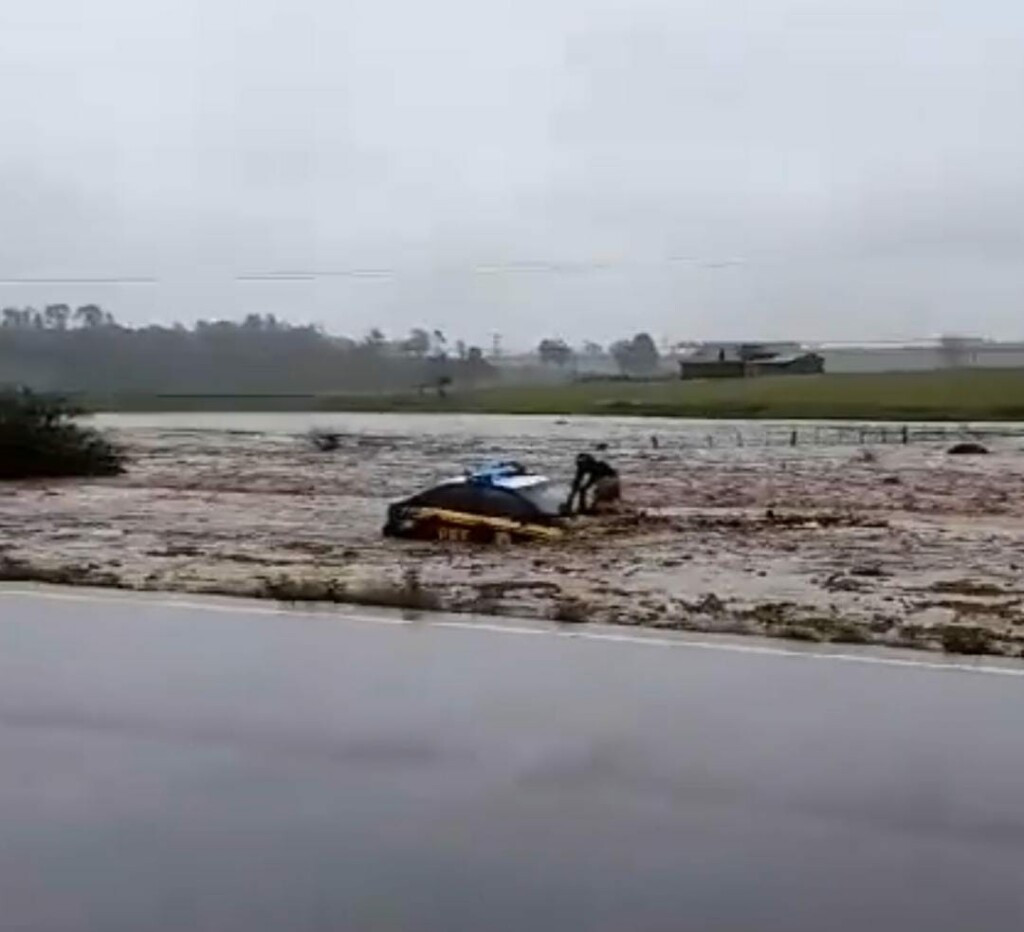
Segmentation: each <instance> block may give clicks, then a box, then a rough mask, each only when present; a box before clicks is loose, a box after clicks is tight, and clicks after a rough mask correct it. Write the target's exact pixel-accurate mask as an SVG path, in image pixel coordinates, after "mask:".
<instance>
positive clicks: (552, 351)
mask: <svg viewBox="0 0 1024 932" xmlns="http://www.w3.org/2000/svg"><path fill="white" fill-rule="evenodd" d="M537 355H538V356H539V357H540V361H541V362H542V363H544V365H546V366H558V367H559V368H562V366H565V365H568V363H569V361H570V360H571V359H572V349H571V348H570V347H569V344H568V343H566V342H565V340H560V339H553V338H551V337H548V338H547V339H544V340H541V341H540V343H539V344H537Z"/></svg>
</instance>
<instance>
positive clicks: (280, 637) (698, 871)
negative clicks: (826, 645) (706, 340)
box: [0, 589, 1024, 932]
mask: <svg viewBox="0 0 1024 932" xmlns="http://www.w3.org/2000/svg"><path fill="white" fill-rule="evenodd" d="M572 630H574V631H580V630H582V629H572ZM586 631H587V632H588V633H586V634H584V635H583V636H575V637H566V636H564V633H565V629H558V628H554V627H552V628H545V627H538V628H527V627H523V626H518V627H511V628H504V627H502V626H501V625H498V624H494V623H492V622H490V621H488V620H487V619H475V620H473V619H466V620H464V621H461V622H451V621H450V620H447V621H445V620H442V622H441V624H440V625H434V624H432V623H431V622H430V621H425V620H421V621H418V622H413V623H399V621H398V619H397V618H395V617H394V616H388V615H376V616H369V617H358V616H357V617H354V618H352V617H342V616H338V615H335V614H331V613H329V612H326V611H325V612H320V613H313V614H288V613H282V612H277V611H275V610H274V609H273V608H272V607H270V606H269V605H266V604H257V603H248V602H244V601H236V602H233V603H230V604H228V603H224V602H210V603H208V604H191V605H189V604H186V603H184V602H180V601H179V602H178V603H176V604H175V603H173V602H171V603H169V602H168V601H167V600H166V599H159V598H158V599H146V598H140V597H127V598H125V597H118V596H111V597H107V596H103V595H96V594H93V593H85V594H68V593H66V592H61V591H52V590H51V591H44V592H41V593H40V592H37V593H32V594H17V593H16V592H12V591H11V590H3V589H0V750H2V754H3V761H4V766H3V769H2V771H0V820H2V825H3V836H2V843H0V903H2V904H3V914H2V915H3V918H2V921H0V927H2V928H4V929H12V930H15V929H16V930H19V932H30V930H31V932H86V930H87V932H146V930H154V932H155V930H161V932H162V930H168V932H170V930H173V932H178V930H181V929H188V930H190V932H260V930H267V932H270V930H273V932H277V930H281V929H288V930H290V932H313V930H316V932H336V930H339V929H353V930H368V929H388V930H431V932H433V930H437V932H459V930H467V932H468V930H473V932H476V930H479V929H494V930H504V929H508V930H515V932H520V930H522V929H536V930H546V929H552V930H555V929H558V930H562V929H566V928H574V929H587V930H616V932H618V930H623V929H630V930H637V932H647V930H651V932H653V930H666V932H668V930H672V932H677V930H680V929H700V930H702V932H712V930H723V932H725V930H728V932H743V930H751V932H755V930H756V932H771V930H779V932H805V930H806V932H820V930H823V929H828V930H832V932H845V930H851V932H854V930H855V932H862V930H863V929H869V928H877V929H899V930H901V932H915V930H922V932H923V930H927V932H941V930H950V932H953V930H956V932H961V930H964V929H971V930H974V932H989V930H991V932H997V930H998V932H1001V930H1006V932H1011V930H1014V932H1015V930H1019V929H1020V928H1021V927H1022V925H1024V800H1022V797H1021V794H1020V774H1021V772H1022V770H1024V739H1022V738H1021V732H1020V709H1021V707H1022V700H1024V675H1022V671H1020V669H1019V668H1013V667H1005V666H1004V667H999V666H991V663H993V662H991V661H990V662H989V664H990V665H989V666H982V667H978V668H976V669H973V670H966V669H963V668H960V667H950V668H943V667H941V666H940V665H938V664H937V663H936V662H935V661H934V660H931V659H929V657H928V655H922V654H916V655H914V654H910V655H907V654H903V655H898V656H897V655H894V654H870V653H864V650H865V649H863V648H861V649H860V650H861V653H860V654H854V655H853V656H854V657H856V658H857V659H856V660H855V661H854V662H849V661H848V660H843V659H829V658H828V657H826V656H820V655H818V656H812V655H809V654H804V653H800V652H799V649H797V650H796V651H794V653H793V654H792V655H790V654H788V653H787V652H785V651H781V650H778V649H776V650H774V651H773V650H772V649H771V648H770V647H766V646H765V645H769V644H776V645H777V644H778V642H764V641H758V640H753V639H743V640H741V641H713V642H707V641H704V642H698V643H696V644H695V643H693V642H691V641H686V640H683V639H682V636H679V635H661V636H658V637H654V638H647V639H645V633H644V632H638V633H637V635H631V634H629V633H622V630H621V629H604V628H590V629H586ZM852 650H857V649H856V648H854V649H852ZM908 656H909V657H911V658H914V657H917V658H919V660H914V659H909V660H907V659H906V658H907V657H908ZM895 664H903V665H895ZM986 671H987V672H986Z"/></svg>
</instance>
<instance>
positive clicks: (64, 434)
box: [0, 390, 124, 479]
mask: <svg viewBox="0 0 1024 932" xmlns="http://www.w3.org/2000/svg"><path fill="white" fill-rule="evenodd" d="M81 414H82V412H81V411H80V410H78V409H77V408H75V407H74V406H72V405H70V404H68V402H67V401H65V400H64V399H62V398H47V397H43V396H40V395H35V394H33V393H32V392H28V391H12V390H6V391H0V479H46V478H56V477H60V476H113V475H117V474H118V473H120V472H122V471H123V470H124V455H123V453H122V452H121V450H119V449H118V448H117V447H116V446H114V445H113V444H111V443H110V442H109V441H107V440H106V439H105V438H104V437H103V436H102V435H101V434H99V433H97V432H96V431H95V430H92V429H90V428H87V427H82V426H81V425H80V424H78V423H77V422H76V418H78V417H79V416H80V415H81Z"/></svg>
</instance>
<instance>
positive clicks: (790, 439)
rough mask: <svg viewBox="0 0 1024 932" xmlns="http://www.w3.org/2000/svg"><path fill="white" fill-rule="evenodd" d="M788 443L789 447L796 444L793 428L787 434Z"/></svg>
mask: <svg viewBox="0 0 1024 932" xmlns="http://www.w3.org/2000/svg"><path fill="white" fill-rule="evenodd" d="M789 445H790V446H791V447H795V446H796V431H795V430H794V431H793V432H792V433H791V434H790V435H789Z"/></svg>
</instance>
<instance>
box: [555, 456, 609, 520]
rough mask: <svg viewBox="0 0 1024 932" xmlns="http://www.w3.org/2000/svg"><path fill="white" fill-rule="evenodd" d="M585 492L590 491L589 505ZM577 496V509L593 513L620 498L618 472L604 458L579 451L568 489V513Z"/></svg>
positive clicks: (570, 511)
mask: <svg viewBox="0 0 1024 932" xmlns="http://www.w3.org/2000/svg"><path fill="white" fill-rule="evenodd" d="M587 492H590V493H591V494H590V504H589V505H588V504H587ZM577 496H578V497H579V505H578V511H579V512H580V513H581V514H593V513H594V512H595V511H599V510H602V509H603V508H605V507H607V506H609V505H611V504H612V503H614V502H617V501H619V500H620V499H621V498H622V486H621V485H620V483H619V474H618V473H617V472H616V471H615V469H614V468H613V467H612V466H609V465H608V463H606V462H605V461H604V460H599V459H597V458H596V457H594V456H591V455H590V454H589V453H580V454H579V456H577V457H576V476H575V478H574V479H573V481H572V488H571V489H570V490H569V501H568V502H567V503H566V509H567V510H568V512H569V514H572V513H573V504H574V502H575V500H576V498H577Z"/></svg>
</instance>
